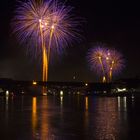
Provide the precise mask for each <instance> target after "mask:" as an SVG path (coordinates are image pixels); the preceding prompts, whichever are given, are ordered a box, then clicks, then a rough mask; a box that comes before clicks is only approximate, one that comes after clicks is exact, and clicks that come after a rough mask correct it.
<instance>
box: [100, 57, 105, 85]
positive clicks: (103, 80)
mask: <svg viewBox="0 0 140 140" xmlns="http://www.w3.org/2000/svg"><path fill="white" fill-rule="evenodd" d="M99 61H100V63H101V67H102V71H103V79H102V82H103V83H105V82H106V77H105V71H104V67H103V63H102V60H101V57H100V56H99Z"/></svg>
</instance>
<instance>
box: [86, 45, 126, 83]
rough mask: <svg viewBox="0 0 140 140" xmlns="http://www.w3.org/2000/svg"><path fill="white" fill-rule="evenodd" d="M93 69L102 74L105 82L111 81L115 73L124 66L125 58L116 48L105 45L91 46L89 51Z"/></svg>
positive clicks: (89, 59)
mask: <svg viewBox="0 0 140 140" xmlns="http://www.w3.org/2000/svg"><path fill="white" fill-rule="evenodd" d="M88 61H89V64H90V67H91V70H95V71H96V72H98V74H100V75H102V81H103V82H107V81H108V82H111V81H112V77H113V75H117V74H118V73H120V72H121V71H122V69H123V68H124V66H125V65H124V59H123V56H122V54H121V53H119V52H118V51H116V50H115V49H107V48H105V46H104V45H102V46H99V45H98V46H97V47H96V48H91V49H90V50H89V52H88Z"/></svg>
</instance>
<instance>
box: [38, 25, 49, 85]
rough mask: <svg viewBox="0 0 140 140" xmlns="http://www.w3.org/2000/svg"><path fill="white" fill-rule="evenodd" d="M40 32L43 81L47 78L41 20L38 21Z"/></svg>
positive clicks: (46, 59) (45, 52)
mask: <svg viewBox="0 0 140 140" xmlns="http://www.w3.org/2000/svg"><path fill="white" fill-rule="evenodd" d="M40 33H41V43H42V80H43V82H46V81H47V80H48V57H47V51H46V47H45V42H44V36H43V31H42V25H41V22H40Z"/></svg>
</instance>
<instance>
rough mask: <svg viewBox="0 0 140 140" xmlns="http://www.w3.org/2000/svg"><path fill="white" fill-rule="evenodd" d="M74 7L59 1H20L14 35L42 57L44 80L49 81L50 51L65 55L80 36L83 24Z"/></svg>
mask: <svg viewBox="0 0 140 140" xmlns="http://www.w3.org/2000/svg"><path fill="white" fill-rule="evenodd" d="M71 11H72V8H71V7H67V6H65V5H64V4H62V3H58V2H57V1H52V0H48V1H46V2H44V1H43V0H40V1H38V2H37V1H36V0H27V1H25V2H19V5H18V7H17V9H16V11H15V15H16V16H15V17H14V18H13V21H12V26H13V29H14V33H15V34H16V35H17V37H18V39H19V41H20V42H21V43H25V44H26V45H28V46H30V47H29V48H32V50H36V52H38V53H41V54H42V61H43V81H47V78H48V66H49V58H50V52H51V51H53V50H55V51H57V52H58V53H61V51H62V50H63V48H64V47H65V46H68V44H71V43H72V41H74V40H77V39H78V37H79V33H78V26H79V22H78V21H77V19H76V18H75V17H74V16H73V15H72V14H71Z"/></svg>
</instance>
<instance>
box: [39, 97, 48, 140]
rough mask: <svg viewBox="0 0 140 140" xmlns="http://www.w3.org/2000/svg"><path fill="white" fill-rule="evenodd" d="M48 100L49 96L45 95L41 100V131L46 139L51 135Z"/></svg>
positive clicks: (41, 134)
mask: <svg viewBox="0 0 140 140" xmlns="http://www.w3.org/2000/svg"><path fill="white" fill-rule="evenodd" d="M47 107H48V100H47V96H45V97H43V98H42V100H41V112H40V113H41V118H40V119H41V133H40V138H41V139H42V140H46V139H47V138H48V137H49V133H48V132H49V128H48V108H47Z"/></svg>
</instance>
